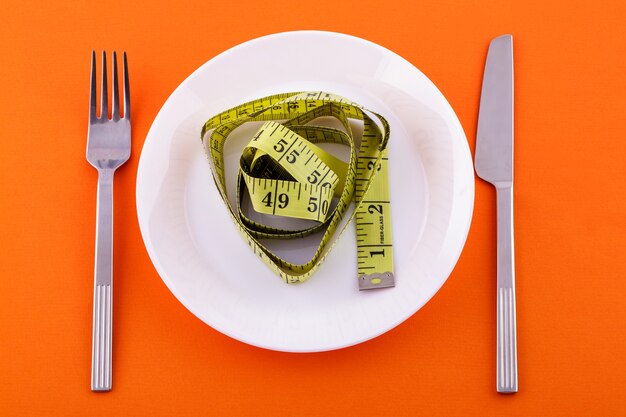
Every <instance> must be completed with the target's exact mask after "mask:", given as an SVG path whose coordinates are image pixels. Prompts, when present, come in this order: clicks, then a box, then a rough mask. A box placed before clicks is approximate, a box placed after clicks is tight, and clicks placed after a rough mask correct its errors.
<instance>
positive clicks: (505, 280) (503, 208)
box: [496, 184, 517, 394]
mask: <svg viewBox="0 0 626 417" xmlns="http://www.w3.org/2000/svg"><path fill="white" fill-rule="evenodd" d="M496 193H497V212H498V214H497V216H498V262H497V274H498V282H497V286H498V294H497V327H498V330H497V366H496V368H497V369H496V372H497V377H496V383H497V387H496V389H497V391H498V392H499V393H503V394H512V393H516V392H517V331H516V327H517V326H516V318H515V256H514V248H513V186H512V185H511V184H507V185H505V186H498V187H496Z"/></svg>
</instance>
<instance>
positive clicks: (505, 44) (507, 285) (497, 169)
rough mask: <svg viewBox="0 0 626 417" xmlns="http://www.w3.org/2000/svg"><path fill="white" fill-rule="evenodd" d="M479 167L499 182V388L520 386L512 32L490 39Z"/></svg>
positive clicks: (480, 172) (501, 390) (509, 389)
mask: <svg viewBox="0 0 626 417" xmlns="http://www.w3.org/2000/svg"><path fill="white" fill-rule="evenodd" d="M475 166H476V173H477V174H478V176H479V177H480V178H482V179H483V180H485V181H487V182H489V183H491V184H492V185H493V186H494V187H495V188H496V200H497V224H498V225H497V239H498V245H497V246H498V250H497V274H498V277H497V309H496V311H497V360H496V389H497V391H498V392H499V393H504V394H511V393H515V392H517V334H516V333H517V332H516V319H515V257H514V250H513V37H512V36H511V35H502V36H499V37H497V38H495V39H493V40H492V41H491V43H490V45H489V52H488V53H487V62H486V63H485V72H484V75H483V86H482V92H481V95H480V111H479V114H478V131H477V134H476V155H475Z"/></svg>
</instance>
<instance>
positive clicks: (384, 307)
mask: <svg viewBox="0 0 626 417" xmlns="http://www.w3.org/2000/svg"><path fill="white" fill-rule="evenodd" d="M309 90H312V91H318V90H323V91H328V92H333V93H336V94H339V95H341V96H344V97H347V98H349V99H351V100H353V101H355V102H357V103H359V104H361V105H363V106H365V107H366V108H368V109H371V110H373V111H376V112H378V113H380V114H382V115H384V116H385V117H386V118H387V119H388V121H389V123H390V126H391V139H390V145H389V158H390V168H389V171H390V173H389V175H390V192H391V201H392V222H393V241H394V257H395V276H396V286H395V287H394V288H390V289H382V290H374V291H362V292H359V291H358V287H357V278H356V276H357V273H356V270H357V269H356V244H355V231H354V226H353V225H350V226H349V227H348V228H347V229H346V232H345V233H344V234H343V235H342V236H341V237H340V238H339V240H338V242H337V244H336V245H335V247H334V249H333V252H332V253H331V255H330V256H329V257H328V258H327V260H326V262H325V263H324V264H322V266H321V267H320V268H319V269H318V271H317V272H316V273H315V275H314V276H313V277H312V278H311V279H310V280H309V281H307V282H305V283H303V284H298V285H287V284H285V283H283V282H282V281H281V280H280V279H279V278H278V277H277V276H275V275H274V274H273V273H272V272H271V271H270V270H269V269H268V268H267V267H266V266H265V265H264V264H263V263H262V262H261V261H260V260H259V259H258V258H257V257H256V256H255V255H254V254H253V253H252V251H251V250H250V249H249V247H248V245H247V244H246V243H245V242H244V241H243V239H242V238H241V237H240V235H239V233H238V232H237V231H236V229H235V226H234V224H233V223H232V221H231V219H230V217H229V215H228V213H227V210H226V208H225V206H224V203H223V201H222V200H221V199H220V197H219V195H218V193H217V189H216V187H215V184H214V183H213V180H212V176H211V172H210V169H209V166H208V163H207V160H206V158H205V156H204V153H203V150H202V147H201V144H200V136H199V135H200V129H201V127H202V125H203V123H204V122H205V121H206V120H207V119H208V118H209V117H211V116H213V115H215V114H217V113H219V112H221V111H223V110H226V109H228V108H230V107H233V106H235V105H237V104H241V103H244V102H246V101H249V100H252V99H255V98H260V97H263V96H266V95H270V94H273V93H278V92H293V91H309ZM242 131H243V133H242V134H245V133H246V132H245V129H243V130H242ZM226 159H227V163H228V161H237V160H238V154H235V153H234V152H233V153H232V154H230V155H229V154H227V155H226ZM231 165H236V163H231ZM227 167H228V165H227ZM230 169H231V170H232V169H236V167H235V168H230ZM227 172H228V171H227ZM232 172H234V171H232ZM230 178H231V180H233V177H232V176H231V177H230ZM227 181H228V177H227ZM233 182H234V181H233ZM473 202H474V174H473V168H472V160H471V157H470V152H469V147H468V145H467V141H466V138H465V135H464V133H463V129H462V127H461V124H460V123H459V121H458V119H457V117H456V116H455V114H454V111H453V110H452V108H451V107H450V105H449V104H448V102H447V101H446V99H445V98H444V97H443V95H442V94H441V93H440V92H439V90H438V89H437V88H436V87H435V85H434V84H433V83H432V82H431V81H430V80H428V78H426V76H424V74H422V73H421V72H420V71H419V70H418V69H416V68H415V67H414V66H413V65H411V64H410V63H409V62H407V61H406V60H404V59H403V58H401V57H400V56H398V55H396V54H395V53H393V52H391V51H389V50H387V49H385V48H383V47H381V46H379V45H376V44H374V43H371V42H369V41H366V40H363V39H359V38H356V37H352V36H348V35H343V34H337V33H330V32H317V31H302V32H287V33H279V34H275V35H270V36H265V37H262V38H259V39H255V40H252V41H249V42H246V43H244V44H241V45H239V46H236V47H234V48H232V49H230V50H228V51H226V52H224V53H222V54H220V55H218V56H217V57H215V58H213V59H211V60H210V61H208V62H207V63H206V64H204V65H203V66H201V67H200V68H199V69H198V70H196V71H195V72H194V73H193V74H191V75H190V76H189V77H188V78H187V79H186V80H185V81H184V82H183V83H182V84H181V85H180V86H179V87H178V88H177V89H176V90H175V91H174V92H173V93H172V95H171V96H170V97H169V99H168V100H167V102H166V103H165V104H164V106H163V108H162V109H161V111H160V112H159V114H158V115H157V117H156V119H155V120H154V123H153V125H152V127H151V129H150V131H149V133H148V136H147V138H146V140H145V144H144V147H143V150H142V153H141V159H140V162H139V170H138V175H137V212H138V218H139V224H140V228H141V233H142V236H143V239H144V242H145V245H146V248H147V250H148V253H149V255H150V258H151V259H152V262H153V263H154V265H155V267H156V269H157V271H158V273H159V275H160V276H161V278H162V279H163V281H164V282H165V284H166V285H167V286H168V287H169V289H170V290H171V291H172V293H173V294H174V296H175V297H176V298H177V299H178V300H180V302H181V303H182V304H183V305H184V306H185V307H186V308H188V309H189V310H190V311H191V312H192V313H193V314H195V315H196V316H197V317H198V318H200V319H201V320H202V321H204V322H205V323H207V324H208V325H210V326H211V327H213V328H215V329H217V330H218V331H220V332H222V333H224V334H226V335H228V336H231V337H233V338H235V339H238V340H240V341H242V342H245V343H249V344H252V345H255V346H259V347H263V348H267V349H274V350H280V351H290V352H314V351H324V350H331V349H337V348H342V347H346V346H350V345H354V344H357V343H360V342H363V341H366V340H368V339H371V338H373V337H376V336H378V335H380V334H382V333H384V332H386V331H388V330H390V329H392V328H393V327H395V326H397V325H398V324H399V323H401V322H403V321H404V320H406V319H407V318H408V317H410V316H411V315H412V314H414V313H415V312H416V311H417V310H418V309H420V308H421V307H422V306H423V305H424V304H425V303H426V302H427V301H428V300H429V299H430V298H431V297H432V296H433V295H434V294H435V293H436V292H437V291H438V289H439V288H440V287H441V286H442V285H443V283H444V282H445V281H446V279H447V277H448V276H449V274H450V273H451V271H452V269H453V268H454V265H455V264H456V262H457V260H458V257H459V255H460V253H461V250H462V248H463V245H464V243H465V240H466V237H467V233H468V229H469V225H470V220H471V216H472V209H473ZM284 250H286V251H287V252H289V247H286V249H284ZM296 251H297V250H296ZM293 255H294V256H296V257H297V256H299V255H298V254H297V253H294V254H293Z"/></svg>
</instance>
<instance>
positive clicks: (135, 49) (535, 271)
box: [0, 0, 626, 417]
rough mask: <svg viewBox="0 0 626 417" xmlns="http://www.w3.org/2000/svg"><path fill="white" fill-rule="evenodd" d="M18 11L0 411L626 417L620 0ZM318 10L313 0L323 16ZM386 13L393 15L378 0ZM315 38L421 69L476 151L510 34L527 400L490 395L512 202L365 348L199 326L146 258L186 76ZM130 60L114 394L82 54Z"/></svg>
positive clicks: (6, 135)
mask: <svg viewBox="0 0 626 417" xmlns="http://www.w3.org/2000/svg"><path fill="white" fill-rule="evenodd" d="M38 3H39V4H37V2H25V1H16V0H5V1H4V3H3V6H2V16H3V19H2V25H0V56H2V65H0V79H2V81H3V83H2V89H1V91H2V92H1V95H2V99H1V100H0V121H1V122H0V140H1V141H2V163H1V164H0V193H1V198H0V216H1V217H2V224H3V226H2V239H1V240H0V321H1V322H0V376H1V377H0V404H1V406H0V415H3V416H22V415H26V416H43V415H47V416H49V415H63V416H86V415H89V416H94V417H95V416H133V415H150V416H157V415H167V416H196V415H232V416H234V415H255V416H277V415H284V416H293V415H303V416H305V415H309V416H345V415H355V416H356V415H358V416H370V415H371V416H380V415H389V416H415V415H445V416H452V415H462V416H474V415H475V416H492V415H493V416H495V415H506V416H510V417H512V416H533V415H553V416H575V415H581V416H582V415H584V416H587V415H594V416H618V415H626V396H624V394H623V389H624V382H626V354H625V353H626V301H625V297H624V294H626V256H625V254H624V252H625V249H626V233H625V231H626V196H625V195H626V194H625V193H626V164H625V163H624V157H625V156H624V155H626V134H625V132H624V123H625V120H626V117H625V115H626V53H625V51H626V25H624V21H625V20H626V3H624V2H622V1H604V0H600V1H595V2H582V1H570V2H566V3H564V2H561V1H555V0H545V1H541V2H539V1H531V2H517V3H512V2H501V1H495V0H483V1H469V0H462V1H450V0H438V1H431V0H428V1H419V2H406V4H404V5H402V4H400V3H380V2H367V1H364V2H336V1H329V0H318V1H316V2H314V4H315V6H314V7H312V6H311V7H306V6H304V5H303V3H293V2H283V1H277V2H269V3H267V2H266V3H263V2H251V1H247V0H243V1H240V2H233V3H231V2H206V1H194V0H181V1H178V2H174V3H169V2H165V1H161V0H153V1H150V2H146V1H136V2H128V1H127V2H121V1H109V2H106V3H100V4H96V3H95V2H94V3H93V4H90V2H84V1H76V0H68V1H64V2H43V1H42V2H38ZM312 4H313V3H312ZM384 6H387V8H383V7H384ZM298 29H320V30H330V31H336V32H343V33H348V34H352V35H356V36H359V37H363V38H365V39H369V40H371V41H374V42H376V43H379V44H380V45H383V46H385V47H387V48H389V49H391V50H393V51H394V52H396V53H398V54H400V55H402V56H403V57H404V58H406V59H408V60H409V61H410V62H411V63H413V64H414V65H415V66H417V67H418V68H420V69H421V70H422V71H423V72H424V73H425V74H426V75H427V76H428V77H429V78H431V79H432V80H433V82H434V83H435V84H436V85H437V86H438V87H439V88H440V89H441V91H442V92H443V93H444V95H445V96H446V97H447V99H448V100H449V101H450V103H451V104H452V107H453V108H454V109H455V111H456V113H457V115H458V117H459V119H460V121H461V123H462V125H463V127H464V129H465V132H466V134H467V137H468V141H469V145H470V148H471V149H472V151H473V149H474V145H475V131H476V121H477V112H478V103H479V94H480V87H481V76H482V71H483V67H484V61H485V55H486V52H487V47H488V43H489V40H490V39H491V38H493V37H495V36H497V35H501V34H503V33H512V34H513V36H514V42H515V69H516V81H515V82H516V84H515V87H516V97H515V104H516V126H515V133H516V147H515V152H516V154H515V163H516V179H515V187H516V194H515V198H516V200H515V215H516V217H515V233H516V258H517V281H518V326H519V334H518V337H519V357H520V358H519V372H520V392H519V393H518V394H517V395H515V396H499V395H498V394H496V392H495V258H494V253H495V193H494V190H493V189H492V187H491V186H489V185H488V184H486V183H484V182H482V181H480V180H477V183H476V205H475V211H474V217H473V222H472V227H471V230H470V234H469V238H468V240H467V244H466V247H465V250H464V251H463V254H462V255H461V258H460V260H459V263H458V265H457V267H456V268H455V270H454V271H453V273H452V275H451V277H450V279H449V280H448V281H447V283H446V284H445V285H444V286H443V288H442V289H441V291H440V292H439V293H438V294H437V295H436V296H435V297H434V298H433V299H432V300H431V301H430V302H429V303H428V304H427V305H426V306H425V307H424V308H423V309H421V310H420V311H419V312H417V313H416V314H415V315H414V316H413V317H411V318H410V319H409V320H407V321H406V322H405V323H403V324H402V325H400V326H399V327H397V328H396V329H394V330H392V331H390V332H389V333H387V334H385V335H383V336H381V337H378V338H376V339H374V340H371V341H369V342H366V343H364V344H361V345H358V346H354V347H350V348H347V349H343V350H339V351H334V352H326V353H318V354H286V353H279V352H272V351H265V350H262V349H258V348H255V347H251V346H248V345H245V344H243V343H240V342H237V341H235V340H232V339H230V338H228V337H226V336H223V335H222V334H220V333H218V332H216V331H215V330H213V329H211V328H210V327H208V326H206V325H204V324H203V323H202V322H200V320H198V319H197V318H195V317H194V316H193V315H192V314H191V313H189V312H188V311H187V310H186V309H185V308H184V307H183V306H182V305H181V304H180V303H179V302H178V301H177V300H176V299H175V298H174V296H173V295H172V294H171V293H170V292H169V291H168V289H167V288H166V286H165V285H164V284H163V282H162V281H161V279H160V278H159V276H158V275H157V273H156V271H155V269H154V268H153V266H152V264H151V262H150V259H149V258H148V255H147V253H146V251H145V249H144V246H143V242H142V239H141V236H140V232H139V227H138V223H137V217H136V211H135V197H134V193H135V179H136V171H137V164H138V161H139V155H140V151H141V147H142V144H143V141H144V138H145V136H146V134H147V132H148V129H149V128H150V125H151V123H152V121H153V120H154V117H155V116H156V114H157V112H158V111H159V109H160V107H161V106H162V104H163V103H164V102H165V100H166V99H167V97H168V96H169V94H170V93H171V92H172V91H173V90H174V89H175V88H176V86H177V85H178V84H179V83H180V82H181V81H182V80H184V79H185V78H186V77H187V76H188V75H189V74H190V73H191V72H192V71H193V70H195V69H196V68H197V67H199V66H200V65H201V64H202V63H204V62H205V61H207V60H208V59H210V58H211V57H213V56H215V55H217V54H218V53H220V52H222V51H224V50H226V49H228V48H230V47H232V46H234V45H237V44H239V43H241V42H244V41H246V40H249V39H252V38H256V37H258V36H261V35H266V34H270V33H275V32H282V31H288V30H298ZM92 49H96V50H101V49H107V50H113V49H117V50H122V49H125V50H126V51H127V52H128V56H129V65H130V69H131V87H132V100H133V149H132V152H133V156H132V158H131V160H130V161H129V162H128V163H127V164H126V165H125V166H124V167H123V168H121V169H120V170H119V171H118V173H117V176H116V184H115V213H116V216H115V253H116V260H115V307H114V316H115V330H114V340H115V345H114V370H113V372H114V382H113V383H114V388H113V391H112V392H110V393H107V394H95V393H92V392H91V391H90V389H89V378H90V377H89V374H90V360H91V308H92V289H93V279H92V274H93V264H92V263H93V245H94V233H95V230H94V228H95V225H94V220H95V193H96V171H95V170H94V169H93V168H92V167H91V166H89V165H88V164H87V162H86V161H85V158H84V152H85V141H86V133H87V98H88V70H89V54H90V52H91V50H92Z"/></svg>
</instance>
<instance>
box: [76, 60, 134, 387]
mask: <svg viewBox="0 0 626 417" xmlns="http://www.w3.org/2000/svg"><path fill="white" fill-rule="evenodd" d="M112 67H113V68H112V77H111V84H112V86H111V87H112V88H111V97H112V103H111V117H110V118H109V103H108V91H107V65H106V53H105V52H102V78H101V80H102V81H101V85H102V90H101V93H100V98H101V100H100V116H99V117H98V116H97V105H96V90H97V88H96V82H97V80H96V53H95V51H93V52H92V54H91V90H90V97H89V131H88V134H87V161H89V163H90V164H91V165H93V166H94V168H96V169H97V170H98V194H97V209H96V210H97V211H96V249H95V252H96V256H95V268H94V299H93V339H92V353H91V390H92V391H110V390H111V370H112V361H111V359H112V349H111V348H112V322H113V174H114V173H115V170H116V169H117V168H118V167H119V166H121V165H122V164H123V163H124V162H126V161H127V160H128V158H129V157H130V90H129V85H128V64H127V60H126V53H124V57H123V74H122V76H123V79H124V82H123V87H124V109H123V115H124V116H123V117H121V116H120V97H119V92H118V76H117V56H116V53H115V52H113V65H112Z"/></svg>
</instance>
